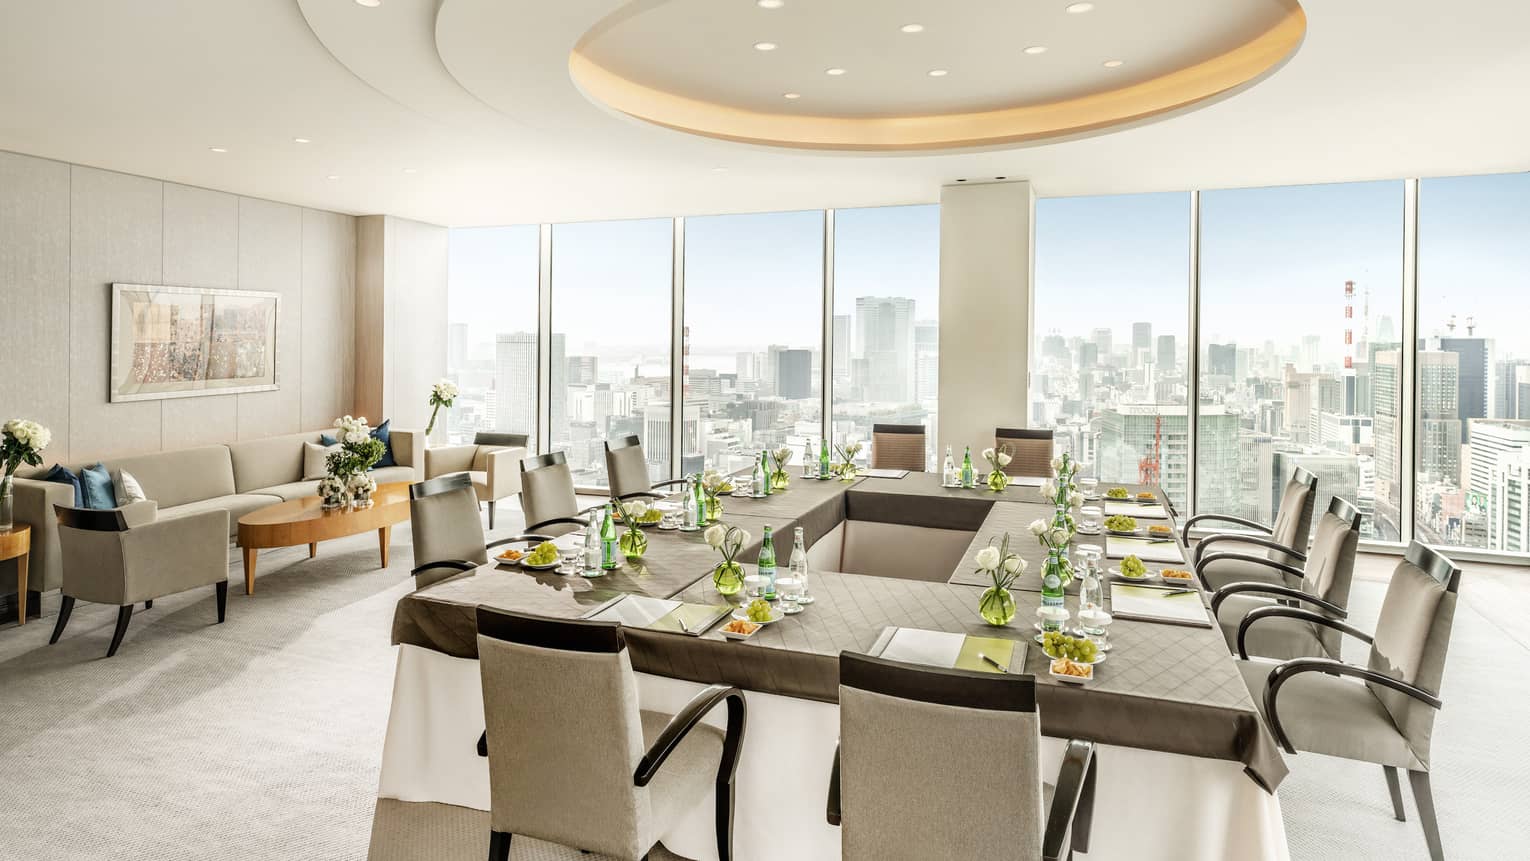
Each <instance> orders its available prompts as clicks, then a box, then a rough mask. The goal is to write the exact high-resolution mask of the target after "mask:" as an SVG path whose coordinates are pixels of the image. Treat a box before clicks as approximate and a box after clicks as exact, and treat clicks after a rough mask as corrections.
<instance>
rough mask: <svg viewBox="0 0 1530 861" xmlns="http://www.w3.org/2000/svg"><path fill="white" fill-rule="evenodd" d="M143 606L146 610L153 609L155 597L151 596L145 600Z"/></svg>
mask: <svg viewBox="0 0 1530 861" xmlns="http://www.w3.org/2000/svg"><path fill="white" fill-rule="evenodd" d="M143 608H144V609H145V610H152V609H154V599H153V598H150V599H149V600H147V601H145V602H143Z"/></svg>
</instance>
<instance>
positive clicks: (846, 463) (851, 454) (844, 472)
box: [834, 442, 862, 481]
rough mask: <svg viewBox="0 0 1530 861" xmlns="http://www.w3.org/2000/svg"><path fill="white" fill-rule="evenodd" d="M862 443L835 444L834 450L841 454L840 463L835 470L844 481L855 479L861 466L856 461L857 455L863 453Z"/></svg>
mask: <svg viewBox="0 0 1530 861" xmlns="http://www.w3.org/2000/svg"><path fill="white" fill-rule="evenodd" d="M861 448H862V446H861V443H859V442H847V443H845V444H844V445H836V446H834V451H835V452H836V453H837V454H838V455H839V463H838V464H836V465H835V466H834V472H835V473H836V474H837V475H839V477H840V479H842V480H844V481H854V480H855V476H856V475H857V474H858V473H859V472H860V470H861V468H860V467H859V466H857V465H856V463H855V456H856V455H858V454H860V453H861Z"/></svg>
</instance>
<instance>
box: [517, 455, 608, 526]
mask: <svg viewBox="0 0 1530 861" xmlns="http://www.w3.org/2000/svg"><path fill="white" fill-rule="evenodd" d="M603 504H604V503H602V505H603ZM599 507H600V505H593V506H591V507H589V508H585V509H581V508H580V507H579V497H578V496H577V495H576V494H575V493H574V475H573V473H571V472H569V469H568V461H567V460H566V459H565V458H564V456H563V452H561V451H554V452H549V453H547V454H539V455H534V456H532V457H528V458H522V459H521V511H523V512H524V513H525V515H526V531H527V532H535V533H538V534H541V535H550V536H558V535H566V534H568V533H570V532H573V531H574V530H576V529H581V528H583V527H585V526H589V525H590V521H589V520H588V519H587V518H585V517H584V515H585V514H588V513H589V512H591V511H594V510H595V509H597V508H599Z"/></svg>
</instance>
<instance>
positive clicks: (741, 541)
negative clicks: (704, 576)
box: [702, 523, 749, 595]
mask: <svg viewBox="0 0 1530 861" xmlns="http://www.w3.org/2000/svg"><path fill="white" fill-rule="evenodd" d="M702 537H703V538H705V539H706V542H707V545H708V546H709V547H711V548H712V549H713V550H716V551H717V552H718V553H720V554H722V559H723V561H721V562H719V563H717V567H716V568H713V569H712V585H713V586H715V587H717V591H718V593H719V594H722V595H735V594H738V590H740V589H742V588H744V566H742V565H740V564H739V563H738V561H737V560H738V554H739V553H740V552H741V551H742V550H743V549H744V545H746V544H748V543H749V533H748V532H745V531H744V530H742V529H740V528H738V527H737V526H729V525H728V524H726V523H717V524H713V525H712V526H710V527H708V528H707V531H706V532H703V533H702Z"/></svg>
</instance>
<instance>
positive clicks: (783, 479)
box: [770, 446, 792, 490]
mask: <svg viewBox="0 0 1530 861" xmlns="http://www.w3.org/2000/svg"><path fill="white" fill-rule="evenodd" d="M770 459H771V460H772V461H774V462H775V464H776V468H775V471H774V472H772V473H771V474H770V486H771V488H772V489H773V490H785V489H786V487H787V485H789V484H791V483H792V480H791V476H789V475H787V474H786V465H787V464H788V463H791V461H792V450H791V449H789V448H787V447H786V446H782V447H780V448H778V449H776V450H775V451H773V452H771V453H770Z"/></svg>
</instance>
